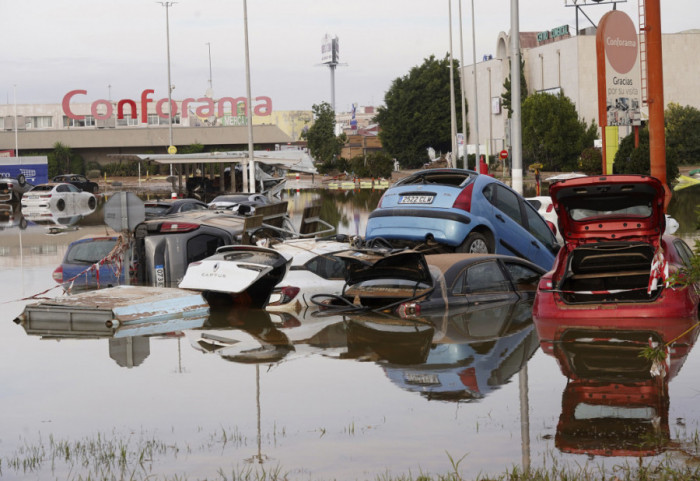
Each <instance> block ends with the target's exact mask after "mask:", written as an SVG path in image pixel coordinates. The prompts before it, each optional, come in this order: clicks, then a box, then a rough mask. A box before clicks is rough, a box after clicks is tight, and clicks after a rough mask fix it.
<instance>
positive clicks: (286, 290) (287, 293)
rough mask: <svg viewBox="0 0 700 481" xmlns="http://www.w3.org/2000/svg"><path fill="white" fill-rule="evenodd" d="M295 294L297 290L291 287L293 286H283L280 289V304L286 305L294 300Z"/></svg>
mask: <svg viewBox="0 0 700 481" xmlns="http://www.w3.org/2000/svg"><path fill="white" fill-rule="evenodd" d="M297 294H299V288H298V287H293V286H284V287H283V288H281V289H280V295H281V297H280V300H279V303H280V304H286V303H288V302H290V301H291V300H292V299H294V298H295V297H296V296H297Z"/></svg>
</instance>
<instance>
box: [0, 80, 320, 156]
mask: <svg viewBox="0 0 700 481" xmlns="http://www.w3.org/2000/svg"><path fill="white" fill-rule="evenodd" d="M74 92H78V94H75V93H74ZM80 92H84V91H72V92H69V93H67V94H66V96H65V97H64V99H63V102H62V103H60V104H23V105H11V104H4V105H0V151H6V152H14V151H15V150H17V151H19V154H20V155H23V154H26V153H28V152H33V153H37V152H46V151H50V150H53V146H54V145H55V144H56V142H60V143H61V144H63V145H65V146H67V147H69V148H71V149H73V150H74V151H75V152H76V153H79V154H80V155H81V156H82V157H83V158H84V159H85V161H86V162H93V161H94V162H98V163H100V164H104V163H107V162H111V161H112V159H111V158H109V157H108V155H112V154H143V153H163V154H165V153H167V151H168V147H169V146H170V145H171V141H170V131H171V130H172V145H173V146H175V147H176V148H178V149H182V148H183V147H186V146H188V145H192V144H202V145H204V146H205V148H207V149H208V150H211V149H217V150H246V149H247V148H248V127H247V115H246V110H245V100H244V99H233V98H222V99H219V100H218V101H215V100H212V99H206V98H204V99H197V100H195V99H184V100H174V99H173V105H174V108H173V112H174V113H175V115H174V117H173V124H172V129H171V128H170V124H169V118H168V112H167V107H165V108H164V107H163V101H165V102H166V103H167V101H168V100H167V99H160V100H157V99H152V98H149V94H150V93H151V92H152V91H144V92H142V94H141V98H140V99H139V100H130V99H123V100H119V101H111V100H110V101H107V100H96V101H94V102H92V103H85V102H73V100H79V99H81V98H83V99H84V96H82V94H80ZM164 110H165V112H164ZM251 110H252V111H253V141H254V143H255V146H256V149H259V150H278V149H280V148H282V147H283V146H285V145H289V144H292V143H294V142H295V141H297V140H299V138H300V136H301V133H302V132H303V129H304V128H308V125H309V124H310V122H312V120H313V115H312V112H311V111H273V110H272V106H271V101H270V100H269V98H267V97H259V98H257V99H256V100H255V101H253V105H252V108H251ZM232 112H235V113H234V114H232ZM15 119H16V120H17V122H16V123H17V128H15Z"/></svg>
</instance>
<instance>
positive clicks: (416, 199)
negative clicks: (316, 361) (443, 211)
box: [399, 195, 434, 204]
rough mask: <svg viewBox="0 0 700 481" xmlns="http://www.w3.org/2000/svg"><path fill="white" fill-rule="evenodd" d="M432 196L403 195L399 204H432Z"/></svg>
mask: <svg viewBox="0 0 700 481" xmlns="http://www.w3.org/2000/svg"><path fill="white" fill-rule="evenodd" d="M433 198H434V196H432V195H403V196H401V199H400V200H399V204H432V203H433Z"/></svg>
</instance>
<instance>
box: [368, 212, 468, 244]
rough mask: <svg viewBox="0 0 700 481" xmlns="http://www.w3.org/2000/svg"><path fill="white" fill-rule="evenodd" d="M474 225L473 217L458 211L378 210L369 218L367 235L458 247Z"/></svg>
mask: <svg viewBox="0 0 700 481" xmlns="http://www.w3.org/2000/svg"><path fill="white" fill-rule="evenodd" d="M472 228H473V223H472V219H471V217H469V216H468V215H466V214H464V213H457V212H454V211H447V210H446V211H436V210H433V211H425V210H421V209H385V210H375V211H374V212H372V214H370V216H369V220H368V221H367V229H366V232H365V238H366V239H368V240H371V239H374V238H377V237H382V238H385V239H401V240H410V241H418V242H423V241H425V240H428V239H433V240H435V241H436V242H439V243H441V244H447V245H450V246H458V245H459V244H461V243H462V242H463V241H464V239H465V238H466V237H467V235H468V234H469V232H470V231H471V230H472Z"/></svg>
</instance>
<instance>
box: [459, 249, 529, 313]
mask: <svg viewBox="0 0 700 481" xmlns="http://www.w3.org/2000/svg"><path fill="white" fill-rule="evenodd" d="M451 294H452V295H451V296H450V306H451V307H458V306H465V305H469V306H477V305H482V304H486V303H497V302H514V301H515V300H517V299H518V294H517V293H516V292H515V291H514V290H513V286H512V284H511V282H510V280H509V279H508V277H507V276H506V274H505V273H504V272H503V269H501V266H500V265H499V264H498V261H497V260H495V259H488V260H485V261H482V262H477V263H475V264H471V265H469V266H468V267H467V268H466V269H464V270H463V271H462V272H460V273H459V274H458V275H457V276H456V277H455V282H454V283H453V284H452V291H451Z"/></svg>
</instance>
